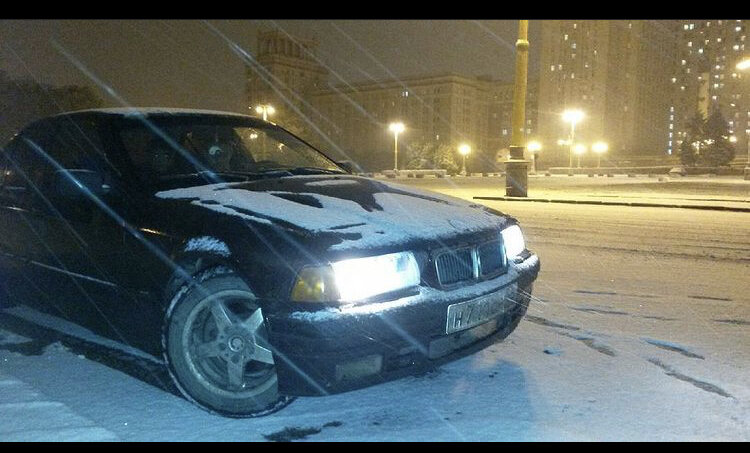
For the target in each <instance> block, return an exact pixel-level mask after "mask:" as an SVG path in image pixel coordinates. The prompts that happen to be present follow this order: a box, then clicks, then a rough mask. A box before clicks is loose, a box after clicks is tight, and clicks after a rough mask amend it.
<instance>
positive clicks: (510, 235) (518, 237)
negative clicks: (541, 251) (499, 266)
mask: <svg viewBox="0 0 750 453" xmlns="http://www.w3.org/2000/svg"><path fill="white" fill-rule="evenodd" d="M502 234H503V244H504V245H505V254H506V255H507V256H508V259H509V260H512V259H513V258H515V257H517V256H518V255H520V254H521V252H523V251H524V250H525V249H526V243H525V242H524V240H523V233H522V232H521V227H519V226H518V225H513V226H509V227H508V228H506V229H504V230H503V231H502Z"/></svg>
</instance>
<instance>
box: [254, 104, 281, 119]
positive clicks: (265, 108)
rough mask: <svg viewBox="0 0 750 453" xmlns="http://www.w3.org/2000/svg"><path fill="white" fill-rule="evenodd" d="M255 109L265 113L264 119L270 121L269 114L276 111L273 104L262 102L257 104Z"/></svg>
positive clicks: (261, 113) (259, 112)
mask: <svg viewBox="0 0 750 453" xmlns="http://www.w3.org/2000/svg"><path fill="white" fill-rule="evenodd" d="M255 111H256V112H257V113H258V114H260V115H263V121H268V115H273V114H274V113H276V109H275V108H273V106H272V105H271V104H260V105H256V106H255Z"/></svg>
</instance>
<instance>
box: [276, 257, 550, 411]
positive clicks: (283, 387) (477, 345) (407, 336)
mask: <svg viewBox="0 0 750 453" xmlns="http://www.w3.org/2000/svg"><path fill="white" fill-rule="evenodd" d="M539 267H540V265H539V259H538V257H537V256H536V255H533V254H530V255H528V256H527V257H526V258H525V259H524V260H523V261H522V262H520V263H513V264H512V265H511V266H510V269H509V271H508V273H507V274H504V275H501V276H499V277H497V278H494V279H492V280H487V281H484V282H481V283H476V284H474V285H471V286H467V287H463V288H461V289H455V290H451V291H443V290H436V289H430V288H421V290H420V294H419V295H415V296H409V297H404V298H402V299H399V300H396V301H390V302H381V303H373V304H368V305H363V306H355V307H350V308H329V309H325V310H319V311H311V312H304V311H295V312H281V313H272V314H269V313H267V314H266V317H267V321H268V326H269V337H270V338H269V339H270V342H271V344H272V345H273V349H274V355H275V361H276V368H277V373H278V377H279V390H280V392H281V393H283V394H286V395H300V396H301V395H326V394H331V393H338V392H343V391H347V390H353V389H356V388H361V387H365V386H368V385H372V384H375V383H378V382H383V381H388V380H392V379H396V378H399V377H403V376H406V375H410V374H416V373H420V372H423V371H425V370H427V369H430V368H432V367H434V366H436V365H440V364H442V363H445V362H448V361H451V360H455V359H457V358H460V357H463V356H465V355H468V354H471V353H473V352H476V351H478V350H479V349H482V348H484V347H486V346H488V345H489V344H492V343H494V342H496V341H498V340H500V339H502V338H504V337H505V336H507V335H508V334H509V333H510V332H511V331H512V330H513V329H514V328H515V326H516V325H517V324H518V321H519V320H520V318H521V317H523V315H524V314H525V313H526V308H527V306H528V302H529V297H530V293H531V286H532V283H533V281H534V280H535V279H536V277H537V275H538V273H539ZM479 298H483V299H488V298H492V299H495V300H497V302H498V303H500V304H502V308H501V310H500V312H499V314H498V315H497V316H496V317H494V318H491V319H489V320H487V321H485V322H484V323H482V324H480V325H477V326H474V327H471V328H469V329H466V330H461V331H458V332H454V333H451V334H446V322H447V321H446V319H447V310H448V306H449V305H453V304H457V303H460V302H465V301H471V300H475V299H479Z"/></svg>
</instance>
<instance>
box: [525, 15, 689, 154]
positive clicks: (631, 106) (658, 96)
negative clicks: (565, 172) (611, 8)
mask: <svg viewBox="0 0 750 453" xmlns="http://www.w3.org/2000/svg"><path fill="white" fill-rule="evenodd" d="M675 30H676V22H675V21H643V20H546V21H543V23H542V43H541V48H542V53H541V62H540V63H541V64H540V83H539V85H540V86H539V112H540V113H539V117H538V118H539V132H540V136H541V138H542V141H543V143H544V144H545V145H546V150H547V152H545V155H546V156H547V160H548V162H549V161H551V163H554V164H556V165H568V162H569V157H570V155H569V145H568V144H558V143H560V141H561V140H563V141H564V140H569V136H570V129H571V125H570V124H569V123H565V122H564V121H563V119H562V113H563V111H565V110H567V109H579V110H581V111H583V112H584V115H585V116H584V119H583V120H582V121H581V122H580V123H578V124H577V125H576V131H575V142H576V143H580V144H583V145H584V146H586V147H587V148H589V149H590V147H591V144H592V143H593V142H596V141H600V140H601V141H604V142H606V143H608V144H609V152H608V155H607V158H605V160H606V159H610V160H617V159H622V158H627V157H632V156H659V155H664V154H666V153H668V140H667V138H668V136H667V131H668V128H669V110H670V102H671V101H670V96H669V93H670V89H671V85H670V78H671V77H672V74H673V71H674V67H675V64H676V63H675V58H674V55H675V50H676V46H677V42H676V39H675ZM583 161H584V162H587V161H588V162H589V163H590V162H594V161H595V157H593V155H592V154H591V152H588V153H587V155H586V156H584V158H583Z"/></svg>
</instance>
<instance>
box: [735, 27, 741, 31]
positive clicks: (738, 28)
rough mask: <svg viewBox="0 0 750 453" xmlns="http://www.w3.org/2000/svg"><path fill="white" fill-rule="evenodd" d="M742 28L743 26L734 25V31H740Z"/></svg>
mask: <svg viewBox="0 0 750 453" xmlns="http://www.w3.org/2000/svg"><path fill="white" fill-rule="evenodd" d="M740 30H742V27H740V26H737V27H734V31H740Z"/></svg>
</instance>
